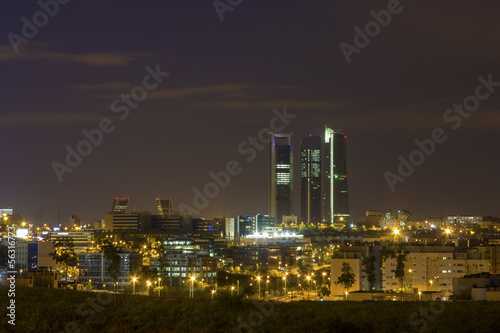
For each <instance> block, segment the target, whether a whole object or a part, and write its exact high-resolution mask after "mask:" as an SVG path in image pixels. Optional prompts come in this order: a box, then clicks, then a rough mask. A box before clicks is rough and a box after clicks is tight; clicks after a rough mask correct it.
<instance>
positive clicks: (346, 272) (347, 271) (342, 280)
mask: <svg viewBox="0 0 500 333" xmlns="http://www.w3.org/2000/svg"><path fill="white" fill-rule="evenodd" d="M341 271H342V274H340V276H339V277H338V279H337V281H335V284H336V285H341V286H342V287H344V289H345V291H346V292H348V291H349V288H351V287H352V285H353V284H354V282H355V281H356V279H355V275H354V272H353V271H352V268H351V265H349V263H347V262H343V263H342V269H341ZM346 300H347V296H346Z"/></svg>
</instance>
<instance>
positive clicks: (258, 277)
mask: <svg viewBox="0 0 500 333" xmlns="http://www.w3.org/2000/svg"><path fill="white" fill-rule="evenodd" d="M257 281H258V282H259V299H260V276H257Z"/></svg>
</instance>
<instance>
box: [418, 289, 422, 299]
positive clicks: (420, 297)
mask: <svg viewBox="0 0 500 333" xmlns="http://www.w3.org/2000/svg"><path fill="white" fill-rule="evenodd" d="M418 300H419V301H421V300H422V292H421V291H419V292H418Z"/></svg>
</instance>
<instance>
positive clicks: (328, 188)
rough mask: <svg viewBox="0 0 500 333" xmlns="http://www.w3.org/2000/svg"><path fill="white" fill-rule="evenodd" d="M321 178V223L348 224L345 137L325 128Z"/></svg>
mask: <svg viewBox="0 0 500 333" xmlns="http://www.w3.org/2000/svg"><path fill="white" fill-rule="evenodd" d="M322 176H323V179H322V186H321V187H322V193H323V194H322V197H323V204H322V213H321V214H322V222H324V223H339V222H340V223H342V222H348V221H349V191H348V187H347V156H346V136H345V135H344V134H343V133H341V132H336V131H334V130H332V129H331V128H328V127H326V126H325V137H324V148H323V175H322Z"/></svg>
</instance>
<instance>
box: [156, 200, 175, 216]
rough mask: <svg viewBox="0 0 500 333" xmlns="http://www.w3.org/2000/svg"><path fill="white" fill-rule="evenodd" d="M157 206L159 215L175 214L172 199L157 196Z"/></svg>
mask: <svg viewBox="0 0 500 333" xmlns="http://www.w3.org/2000/svg"><path fill="white" fill-rule="evenodd" d="M156 206H157V207H158V215H161V216H172V215H174V208H173V207H172V199H170V198H156Z"/></svg>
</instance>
